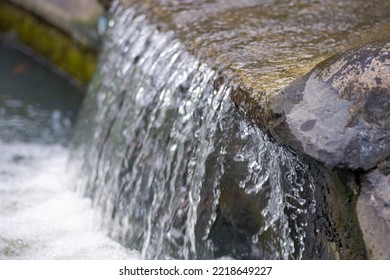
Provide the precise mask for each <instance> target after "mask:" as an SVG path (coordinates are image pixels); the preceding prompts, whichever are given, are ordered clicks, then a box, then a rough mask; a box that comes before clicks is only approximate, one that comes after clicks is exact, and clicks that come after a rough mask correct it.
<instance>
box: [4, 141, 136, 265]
mask: <svg viewBox="0 0 390 280" xmlns="http://www.w3.org/2000/svg"><path fill="white" fill-rule="evenodd" d="M66 159H67V150H66V149H65V148H64V147H61V146H55V145H50V146H48V145H45V146H44V145H39V144H24V143H23V144H15V143H14V144H5V143H1V142H0V259H136V258H139V255H138V254H137V252H134V251H131V250H128V249H126V248H124V247H123V246H121V245H119V244H118V243H116V242H114V241H112V240H111V239H109V238H108V237H107V236H105V234H104V233H103V232H102V231H101V230H100V229H99V226H98V223H97V221H96V217H95V216H94V210H93V209H92V208H91V203H90V201H89V200H88V199H83V198H81V197H79V196H78V195H77V194H75V193H74V192H73V191H72V190H70V187H71V186H70V182H69V179H68V178H67V174H66V172H65V166H66Z"/></svg>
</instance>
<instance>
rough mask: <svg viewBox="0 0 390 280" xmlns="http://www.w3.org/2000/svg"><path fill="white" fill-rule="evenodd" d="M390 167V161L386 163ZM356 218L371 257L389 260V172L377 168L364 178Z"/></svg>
mask: <svg viewBox="0 0 390 280" xmlns="http://www.w3.org/2000/svg"><path fill="white" fill-rule="evenodd" d="M386 165H387V167H388V166H390V164H389V162H388V163H387V164H386ZM356 210H357V215H358V219H359V224H360V227H361V230H362V233H363V239H364V242H365V244H366V249H367V253H368V256H369V258H371V259H390V250H389V248H390V173H389V170H388V168H387V171H386V170H384V169H383V168H378V169H375V170H373V171H371V172H369V173H367V174H365V175H363V176H362V178H361V193H360V195H359V198H358V201H357V208H356Z"/></svg>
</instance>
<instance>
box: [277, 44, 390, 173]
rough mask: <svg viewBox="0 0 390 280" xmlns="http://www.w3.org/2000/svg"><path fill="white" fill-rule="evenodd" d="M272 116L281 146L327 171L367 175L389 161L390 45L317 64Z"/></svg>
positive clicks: (284, 95)
mask: <svg viewBox="0 0 390 280" xmlns="http://www.w3.org/2000/svg"><path fill="white" fill-rule="evenodd" d="M271 110H272V113H273V116H274V119H273V122H274V125H275V128H274V130H275V132H274V134H275V135H276V137H277V138H279V139H280V138H283V139H281V140H282V141H283V142H287V143H288V144H289V145H290V146H293V148H295V149H297V150H300V151H301V152H304V153H306V154H308V155H310V156H311V157H313V158H315V159H316V160H318V161H320V162H322V163H324V164H325V165H326V166H328V167H330V168H346V169H352V170H358V169H363V170H370V169H371V168H373V167H375V166H376V165H377V164H378V163H379V162H380V161H382V160H383V159H384V158H386V157H387V156H388V155H390V39H387V40H382V41H376V42H373V43H370V44H367V45H365V46H363V47H359V48H354V49H350V50H348V51H345V52H343V53H341V54H338V55H336V56H333V57H331V58H329V59H327V60H325V61H324V62H322V63H320V64H318V65H317V66H316V67H315V68H314V69H313V70H312V71H310V72H309V73H308V74H306V75H305V76H303V77H301V78H300V79H298V80H297V81H295V82H294V83H293V84H291V85H290V86H289V87H287V88H286V89H285V90H284V91H283V93H282V94H281V95H280V96H279V97H278V98H277V99H276V101H275V103H274V104H273V105H272V106H271Z"/></svg>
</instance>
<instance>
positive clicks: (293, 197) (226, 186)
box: [70, 4, 319, 259]
mask: <svg viewBox="0 0 390 280" xmlns="http://www.w3.org/2000/svg"><path fill="white" fill-rule="evenodd" d="M236 87H237V85H231V84H230V83H229V81H228V80H227V79H226V78H224V77H222V76H221V75H220V74H219V72H218V71H216V70H213V69H210V68H209V67H208V66H207V65H206V64H203V63H201V62H200V61H199V60H198V59H197V58H196V57H195V56H193V55H191V54H190V53H188V52H187V51H186V50H185V49H184V48H183V46H182V45H181V44H180V42H179V41H177V40H176V39H175V38H174V36H173V34H172V33H170V32H161V31H159V28H158V27H157V26H154V25H153V24H150V23H149V22H148V21H147V20H146V18H145V16H142V15H136V13H135V11H134V10H133V9H132V8H123V7H122V6H120V5H118V4H115V5H114V6H113V8H112V11H111V20H109V22H108V30H107V34H106V37H105V39H104V45H103V49H102V51H101V56H100V62H99V66H98V71H97V72H96V73H95V77H94V79H93V81H92V83H91V85H90V88H89V93H88V96H87V97H86V100H85V101H84V105H83V109H82V113H81V115H80V117H79V123H78V128H77V134H76V137H75V140H74V144H73V153H72V158H73V161H72V163H71V165H70V166H71V168H72V170H73V172H74V174H75V178H77V180H78V181H77V191H78V192H80V193H82V194H83V195H86V196H88V197H91V199H92V202H93V204H94V206H95V207H97V208H99V209H100V211H101V213H102V221H103V226H102V227H103V228H105V229H107V233H108V234H109V235H110V236H111V237H112V238H113V239H115V240H118V241H119V242H120V243H121V244H123V245H125V246H127V247H130V248H132V249H135V250H137V251H138V252H140V253H141V254H142V256H143V257H144V258H159V259H170V258H179V259H193V258H268V259H300V258H302V257H303V256H304V252H305V249H306V243H307V242H306V241H305V240H306V238H307V234H308V224H309V219H311V218H312V216H313V215H314V213H315V211H316V207H317V205H316V200H315V185H314V179H313V178H312V176H311V175H310V174H309V167H308V165H307V164H306V163H305V162H304V161H303V160H302V159H301V158H300V157H298V156H297V155H295V154H294V153H292V152H290V151H289V150H287V149H286V148H283V147H281V146H278V145H277V144H275V143H274V142H273V141H272V140H271V139H270V138H269V137H268V136H267V134H265V133H264V132H262V131H261V130H260V129H259V128H257V127H256V126H254V125H252V124H251V123H249V122H247V121H246V120H245V119H244V117H243V116H242V114H241V113H240V112H239V111H238V110H237V109H236V108H235V106H234V105H233V104H232V102H231V100H230V94H231V93H232V92H233V91H234V90H235V89H236ZM311 230H312V231H313V229H311ZM314 231H315V229H314ZM317 231H318V230H317ZM317 257H319V256H317Z"/></svg>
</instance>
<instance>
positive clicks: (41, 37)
mask: <svg viewBox="0 0 390 280" xmlns="http://www.w3.org/2000/svg"><path fill="white" fill-rule="evenodd" d="M0 32H2V33H9V32H14V33H16V35H17V38H18V40H19V41H20V42H21V43H23V44H25V45H27V46H29V47H30V48H32V49H33V50H34V51H36V52H37V53H39V54H40V55H42V56H44V57H46V58H47V59H48V60H50V61H51V62H52V63H53V64H54V65H56V66H58V67H59V68H60V69H62V70H64V71H65V72H67V73H69V74H70V75H71V76H73V77H74V78H75V79H77V80H79V81H80V82H81V83H83V84H84V85H87V84H88V83H89V81H90V80H91V77H92V74H93V72H94V69H95V65H96V50H93V49H91V48H88V47H86V46H84V45H81V44H79V43H78V42H76V41H74V40H72V39H71V38H70V37H69V36H67V35H66V34H64V33H63V32H61V31H60V30H58V29H56V28H54V27H52V26H50V25H49V24H47V23H45V22H44V21H43V20H42V19H39V18H37V17H35V16H34V15H31V14H29V13H28V12H25V11H23V10H21V9H20V8H17V7H16V6H14V5H11V4H7V3H0Z"/></svg>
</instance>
